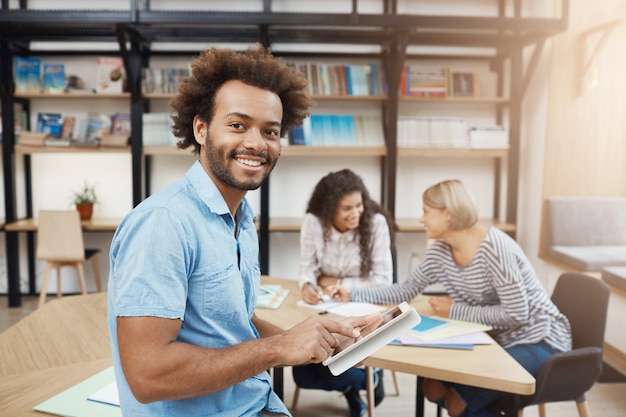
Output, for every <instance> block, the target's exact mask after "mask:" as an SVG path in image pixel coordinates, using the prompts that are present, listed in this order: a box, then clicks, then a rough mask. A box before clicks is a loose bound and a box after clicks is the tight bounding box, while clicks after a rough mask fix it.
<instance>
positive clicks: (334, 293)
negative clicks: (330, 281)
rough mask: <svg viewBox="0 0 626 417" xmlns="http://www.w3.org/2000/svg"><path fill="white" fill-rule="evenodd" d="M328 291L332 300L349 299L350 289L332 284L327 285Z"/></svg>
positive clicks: (345, 300) (344, 300)
mask: <svg viewBox="0 0 626 417" xmlns="http://www.w3.org/2000/svg"><path fill="white" fill-rule="evenodd" d="M328 292H329V293H330V297H331V298H332V299H333V301H343V302H347V301H350V295H351V294H350V290H349V289H347V288H346V287H342V286H341V285H333V286H330V287H328Z"/></svg>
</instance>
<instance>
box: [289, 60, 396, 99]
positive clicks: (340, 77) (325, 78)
mask: <svg viewBox="0 0 626 417" xmlns="http://www.w3.org/2000/svg"><path fill="white" fill-rule="evenodd" d="M288 65H290V66H291V67H293V68H294V69H296V70H297V71H300V72H301V73H302V74H304V76H305V77H306V79H307V80H309V86H308V91H307V92H308V93H309V94H311V95H320V96H330V95H338V96H370V95H381V94H386V92H387V86H386V83H385V79H384V76H383V72H382V68H381V66H380V64H376V63H371V64H355V65H343V64H325V63H316V62H290V63H289V64H288Z"/></svg>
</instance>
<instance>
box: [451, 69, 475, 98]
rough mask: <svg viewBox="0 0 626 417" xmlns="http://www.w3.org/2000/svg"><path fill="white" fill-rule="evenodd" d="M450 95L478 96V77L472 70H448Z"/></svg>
mask: <svg viewBox="0 0 626 417" xmlns="http://www.w3.org/2000/svg"><path fill="white" fill-rule="evenodd" d="M448 95H449V96H450V97H478V95H479V91H478V77H477V75H476V74H474V73H473V72H459V71H450V80H449V83H448Z"/></svg>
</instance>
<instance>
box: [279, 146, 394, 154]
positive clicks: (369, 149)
mask: <svg viewBox="0 0 626 417" xmlns="http://www.w3.org/2000/svg"><path fill="white" fill-rule="evenodd" d="M386 154H387V149H386V148H385V147H384V146H301V145H289V146H283V147H282V156H385V155H386Z"/></svg>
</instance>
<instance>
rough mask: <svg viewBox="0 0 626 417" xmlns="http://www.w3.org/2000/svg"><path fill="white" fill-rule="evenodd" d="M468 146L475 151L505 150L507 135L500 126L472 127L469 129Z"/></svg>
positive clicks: (507, 140) (504, 129)
mask: <svg viewBox="0 0 626 417" xmlns="http://www.w3.org/2000/svg"><path fill="white" fill-rule="evenodd" d="M469 140H470V146H471V147H472V148H475V149H507V148H508V147H509V134H508V131H507V129H506V128H505V127H504V126H501V125H494V126H473V127H471V128H470V129H469Z"/></svg>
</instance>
